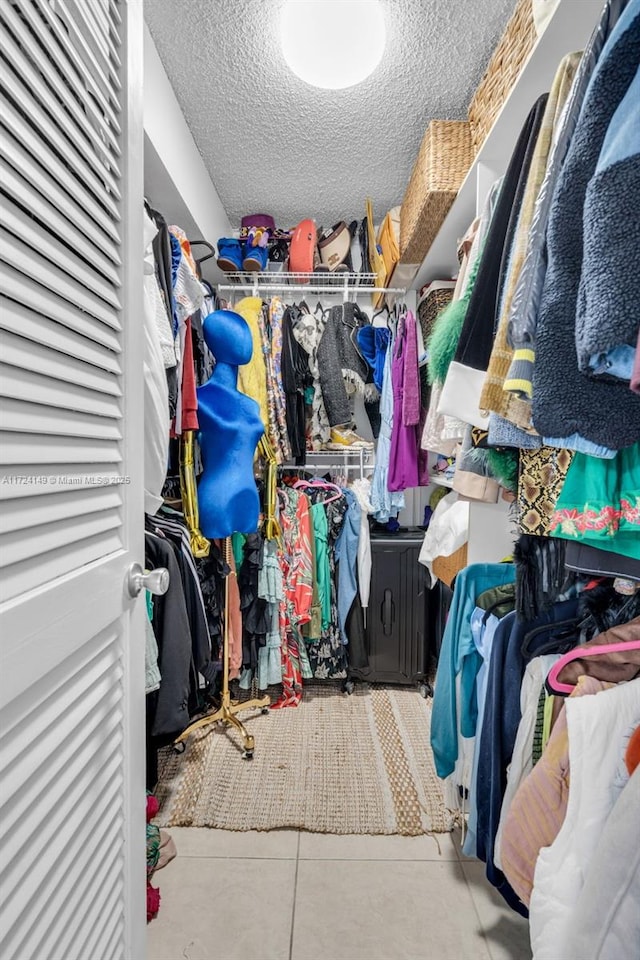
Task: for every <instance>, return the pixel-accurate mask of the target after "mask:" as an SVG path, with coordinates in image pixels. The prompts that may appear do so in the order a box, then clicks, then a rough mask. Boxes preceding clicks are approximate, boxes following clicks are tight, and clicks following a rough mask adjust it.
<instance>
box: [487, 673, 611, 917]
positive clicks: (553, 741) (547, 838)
mask: <svg viewBox="0 0 640 960" xmlns="http://www.w3.org/2000/svg"><path fill="white" fill-rule="evenodd" d="M611 686H612V684H610V683H604V682H603V681H601V680H595V679H594V678H593V677H587V676H582V677H580V678H579V679H578V683H577V686H576V688H575V690H574V691H573V693H572V694H571V696H572V697H580V696H584V695H585V694H595V693H599V692H600V691H601V690H607V689H608V688H609V687H611ZM569 772H570V771H569V730H568V728H567V713H566V710H565V708H564V704H563V706H562V710H561V711H560V714H559V716H558V719H557V720H556V722H555V724H554V727H553V730H552V731H551V736H550V737H549V741H548V743H547V745H546V747H545V748H544V752H543V754H542V756H541V758H540V760H539V761H538V763H537V764H536V765H535V767H534V768H533V770H532V771H531V773H530V774H529V776H528V777H526V779H525V780H523V782H522V783H521V784H520V787H519V788H518V791H517V793H516V795H515V797H514V798H513V802H512V804H511V807H510V808H509V813H508V814H507V818H506V820H505V824H504V832H503V834H502V848H501V856H502V869H503V871H504V874H505V876H506V878H507V880H508V881H509V883H510V884H511V886H512V887H513V889H514V890H515V892H516V893H517V894H518V896H519V897H520V899H521V900H522V902H523V903H524V904H526V905H527V906H529V901H530V900H531V891H532V890H533V876H534V873H535V869H536V862H537V860H538V854H539V853H540V850H541V848H542V847H549V846H551V844H552V843H553V841H554V840H555V838H556V837H557V836H558V833H559V831H560V827H561V826H562V824H563V823H564V818H565V815H566V812H567V804H568V802H569Z"/></svg>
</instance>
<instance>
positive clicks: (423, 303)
mask: <svg viewBox="0 0 640 960" xmlns="http://www.w3.org/2000/svg"><path fill="white" fill-rule="evenodd" d="M455 285H456V284H455V281H454V280H436V281H434V282H432V283H430V284H429V285H428V286H427V287H425V288H424V290H422V291H421V294H420V300H419V301H418V322H419V324H420V329H421V330H422V339H423V341H424V343H425V344H426V342H427V340H428V339H429V337H430V336H431V334H432V332H433V325H434V323H435V322H436V320H437V318H438V314H439V313H441V312H442V311H443V310H444V308H445V307H448V306H449V304H450V303H451V301H452V299H453V291H454V289H455Z"/></svg>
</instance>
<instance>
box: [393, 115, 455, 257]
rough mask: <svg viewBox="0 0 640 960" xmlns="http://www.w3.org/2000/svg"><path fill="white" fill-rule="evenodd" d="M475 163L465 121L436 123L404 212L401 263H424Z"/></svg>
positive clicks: (409, 187) (423, 148)
mask: <svg viewBox="0 0 640 960" xmlns="http://www.w3.org/2000/svg"><path fill="white" fill-rule="evenodd" d="M472 162H473V147H472V144H471V130H470V128H469V124H468V123H467V122H466V121H465V120H432V121H431V123H430V124H429V126H428V128H427V132H426V133H425V135H424V139H423V141H422V144H421V145H420V150H419V152H418V157H417V159H416V162H415V165H414V168H413V172H412V174H411V179H410V180H409V183H408V185H407V189H406V192H405V195H404V200H403V201H402V209H401V210H400V263H422V261H423V260H424V258H425V255H426V253H427V251H428V250H429V247H430V246H431V244H432V243H433V241H434V239H435V236H436V234H437V232H438V230H439V229H440V227H441V226H442V223H443V221H444V218H445V217H446V215H447V213H448V212H449V209H450V207H451V204H452V203H453V201H454V200H455V198H456V196H457V193H458V190H459V189H460V186H461V184H462V181H463V180H464V178H465V176H466V174H467V171H468V170H469V167H470V166H471V164H472Z"/></svg>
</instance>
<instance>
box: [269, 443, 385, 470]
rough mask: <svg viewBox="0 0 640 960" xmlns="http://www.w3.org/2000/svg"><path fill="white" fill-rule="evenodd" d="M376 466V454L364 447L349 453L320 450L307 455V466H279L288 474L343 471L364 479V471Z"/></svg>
mask: <svg viewBox="0 0 640 960" xmlns="http://www.w3.org/2000/svg"><path fill="white" fill-rule="evenodd" d="M356 456H357V457H358V462H357V463H354V462H353V459H352V458H354V457H356ZM374 466H375V452H374V450H373V449H372V448H370V449H365V448H364V447H361V448H359V449H358V450H352V451H347V450H345V451H344V452H343V451H340V450H327V451H326V452H325V451H323V450H318V451H317V452H310V453H307V463H306V464H291V463H283V464H280V465H279V468H278V469H279V470H283V471H287V472H288V473H296V472H302V471H304V472H306V473H312V472H313V471H314V470H333V469H336V470H342V471H343V472H344V473H345V474H349V473H351V472H354V473H355V472H356V471H358V472H359V475H360V476H361V477H364V471H365V469H366V468H367V467H368V468H370V469H371V470H373V468H374Z"/></svg>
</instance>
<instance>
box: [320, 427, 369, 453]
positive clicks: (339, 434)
mask: <svg viewBox="0 0 640 960" xmlns="http://www.w3.org/2000/svg"><path fill="white" fill-rule="evenodd" d="M374 446H375V444H374V443H373V442H372V441H371V440H363V439H362V437H359V436H358V434H357V433H356V432H355V430H351V429H348V430H347V429H339V428H338V427H333V428H332V430H331V439H330V440H329V443H328V444H327V449H328V450H373V448H374Z"/></svg>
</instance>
